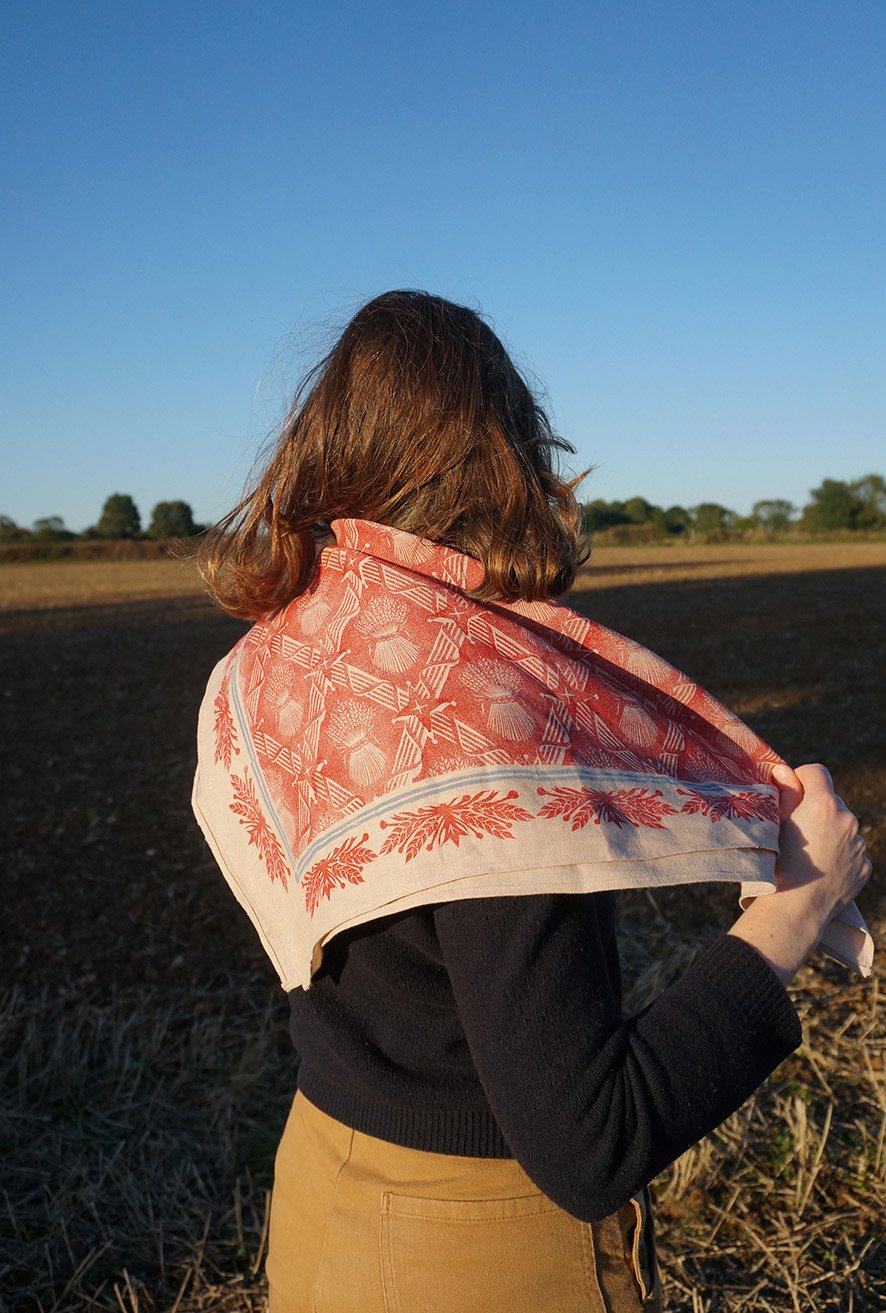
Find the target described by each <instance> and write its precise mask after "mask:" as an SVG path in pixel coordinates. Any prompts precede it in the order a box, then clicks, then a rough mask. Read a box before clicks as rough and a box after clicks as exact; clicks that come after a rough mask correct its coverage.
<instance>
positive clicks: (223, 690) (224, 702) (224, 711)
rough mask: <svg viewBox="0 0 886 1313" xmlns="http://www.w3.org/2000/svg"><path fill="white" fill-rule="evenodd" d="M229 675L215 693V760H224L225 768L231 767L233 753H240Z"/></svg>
mask: <svg viewBox="0 0 886 1313" xmlns="http://www.w3.org/2000/svg"><path fill="white" fill-rule="evenodd" d="M228 686H229V676H228V675H225V677H224V679H223V680H222V682H221V685H220V687H219V690H218V692H217V693H216V695H215V702H214V703H213V706H214V707H215V760H216V762H219V761H223V762H224V765H225V770H228V771H229V770H230V769H231V753H232V752H233V753H238V754H239V752H240V749H239V748H238V747H237V731H236V729H235V727H234V717H233V716H232V715H231V703H230V700H229V698H228Z"/></svg>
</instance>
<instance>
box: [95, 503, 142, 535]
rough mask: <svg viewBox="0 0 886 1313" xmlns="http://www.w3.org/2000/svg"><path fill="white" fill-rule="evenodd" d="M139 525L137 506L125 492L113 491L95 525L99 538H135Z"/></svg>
mask: <svg viewBox="0 0 886 1313" xmlns="http://www.w3.org/2000/svg"><path fill="white" fill-rule="evenodd" d="M141 527H142V523H141V516H140V515H139V513H138V507H137V506H136V504H135V502H134V501H133V500H132V498H131V497H130V496H129V494H128V493H125V492H115V493H114V494H113V495H112V496H110V497H109V498H108V500H107V501H106V502H105V504H104V507H103V508H102V513H101V517H100V519H99V522H98V524H97V525H96V529H97V531H98V535H99V537H100V538H137V537H138V535H139V533H140V532H141Z"/></svg>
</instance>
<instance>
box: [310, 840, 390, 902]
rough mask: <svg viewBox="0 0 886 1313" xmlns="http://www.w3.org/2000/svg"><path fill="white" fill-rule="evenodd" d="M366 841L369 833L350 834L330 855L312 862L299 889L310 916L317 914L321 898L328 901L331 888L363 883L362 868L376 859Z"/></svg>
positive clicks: (375, 854)
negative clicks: (301, 891)
mask: <svg viewBox="0 0 886 1313" xmlns="http://www.w3.org/2000/svg"><path fill="white" fill-rule="evenodd" d="M368 838H369V835H368V834H364V835H361V836H360V838H358V837H357V836H356V835H355V834H354V835H351V836H350V837H349V838H347V839H345V840H344V842H343V843H340V844H339V845H338V847H337V848H334V849H333V851H332V852H331V853H327V855H326V856H325V857H322V858H321V859H320V860H319V861H318V862H315V863H314V865H313V866H312V867H311V869H310V870H309V871H308V872H307V873H306V875H305V878H304V880H303V882H302V887H303V889H304V894H305V906H306V907H307V909H308V912H309V914H310V915H311V916H313V915H314V913H315V912H316V910H317V907H318V906H319V903H320V899H321V898H329V897H330V895H331V894H332V891H333V889H343V888H344V887H345V885H346V884H362V883H363V873H362V868H363V867H364V866H366V865H367V864H368V863H369V862H374V861H375V859H376V857H377V856H378V854H377V853H374V852H373V851H372V849H371V848H369V847H367V846H366V840H367V839H368Z"/></svg>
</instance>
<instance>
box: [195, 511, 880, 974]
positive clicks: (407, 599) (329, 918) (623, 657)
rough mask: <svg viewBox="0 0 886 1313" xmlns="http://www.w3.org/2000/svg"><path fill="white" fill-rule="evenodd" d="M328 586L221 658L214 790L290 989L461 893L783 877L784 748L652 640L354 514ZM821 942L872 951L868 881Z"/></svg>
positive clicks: (209, 754)
mask: <svg viewBox="0 0 886 1313" xmlns="http://www.w3.org/2000/svg"><path fill="white" fill-rule="evenodd" d="M330 527H331V529H332V532H333V533H334V535H335V539H336V542H335V545H331V546H326V547H324V548H323V549H322V551H321V552H320V553H319V555H318V562H317V566H316V569H315V571H314V576H313V578H312V580H311V583H310V585H309V587H308V588H307V590H306V591H305V592H303V593H301V594H300V595H299V596H298V597H297V598H295V599H294V600H293V601H292V602H290V603H289V605H288V606H286V607H284V608H283V609H282V610H281V611H279V612H278V613H277V614H276V615H275V616H273V617H272V618H271V619H268V620H265V621H261V622H259V623H257V624H255V625H253V626H252V628H251V629H250V630H249V631H248V632H247V633H246V634H245V635H244V636H243V637H242V638H241V639H240V640H239V642H238V643H236V644H235V646H234V647H233V649H232V650H231V652H230V653H229V654H228V655H227V656H226V657H224V658H223V660H221V661H220V662H219V663H218V665H217V666H216V667H215V669H214V670H213V672H212V674H211V676H210V679H209V683H208V686H207V689H206V694H205V696H204V699H203V702H202V705H201V708H200V715H199V722H198V766H197V774H196V777H195V780H194V791H193V799H192V801H193V807H194V811H195V814H196V816H197V819H198V822H199V824H200V826H201V829H202V830H203V833H204V834H205V836H206V839H207V841H208V843H209V845H210V847H211V849H212V851H213V853H214V855H215V857H216V859H217V861H218V863H219V866H220V867H221V870H222V872H223V874H224V876H225V878H226V880H227V881H228V883H229V884H230V886H231V888H232V890H233V892H234V893H235V895H236V897H237V898H238V900H239V901H240V903H241V904H242V906H243V907H244V909H245V910H246V912H247V913H248V915H249V917H250V918H251V920H252V922H253V924H254V926H255V928H256V930H257V931H258V933H259V935H260V937H261V941H262V944H263V945H264V948H265V950H266V951H267V953H268V954H269V956H270V958H271V960H272V961H273V963H274V966H275V968H276V970H277V972H278V974H279V977H280V982H281V985H282V986H283V988H284V989H292V988H293V987H295V986H296V985H299V986H302V987H303V988H305V989H307V988H309V986H310V982H311V977H312V975H313V974H314V972H315V971H316V970H317V968H318V966H319V965H320V961H321V957H322V948H323V944H324V943H325V942H327V941H328V940H329V939H330V938H331V937H332V936H333V935H334V934H336V933H337V932H338V931H340V930H343V929H345V928H346V927H348V926H353V925H358V924H360V923H361V922H364V921H369V920H371V919H373V918H375V917H379V916H386V915H388V914H390V913H392V912H395V911H398V910H402V909H406V908H409V907H415V906H418V905H420V904H424V903H431V902H441V901H446V900H449V899H453V898H470V897H475V898H476V897H488V896H491V895H504V894H508V895H511V894H521V893H541V892H552V893H558V892H563V893H587V892H593V891H597V890H603V889H624V888H630V887H634V886H653V885H675V884H693V883H701V882H704V881H711V880H729V881H735V882H738V883H740V884H741V898H740V902H741V905H742V906H746V905H747V903H748V902H749V901H751V900H752V899H753V898H754V897H755V896H757V895H759V894H765V893H769V892H771V891H772V890H773V888H774V866H775V859H776V856H777V852H778V830H779V818H778V790H777V787H776V786H775V785H774V784H773V783H772V768H773V767H774V766H775V765H777V764H778V763H779V762H780V760H781V759H780V758H779V757H778V756H777V754H776V753H775V752H773V751H772V749H771V748H770V747H768V746H767V745H766V744H765V743H764V742H763V740H762V739H760V738H759V737H758V736H757V735H756V734H755V733H753V731H752V730H750V729H749V728H748V726H747V725H745V724H744V723H743V722H742V721H741V720H739V719H738V717H736V716H735V715H733V714H732V713H731V712H730V711H728V710H727V709H726V708H725V707H724V706H723V705H722V704H721V703H720V702H718V701H717V700H716V698H714V697H712V696H711V695H710V693H708V692H706V691H705V689H703V688H701V687H700V686H699V685H698V684H696V683H695V682H694V681H693V680H691V679H690V678H688V677H687V676H686V675H684V674H682V673H681V672H680V671H679V670H677V669H676V668H675V667H674V666H672V665H670V663H669V662H667V661H665V660H663V659H662V658H661V657H660V656H657V655H656V654H655V653H654V652H651V651H649V649H647V648H645V647H643V646H641V645H640V644H639V643H635V642H633V641H632V640H631V639H629V638H626V637H624V636H623V635H622V634H619V633H616V632H615V631H614V630H612V629H608V628H606V627H605V626H603V625H599V624H596V623H595V622H593V621H591V620H586V619H585V618H584V617H582V616H581V615H579V614H578V613H577V612H576V611H574V610H572V609H571V608H570V607H568V606H565V605H563V604H562V603H555V602H522V601H516V602H504V601H503V602H496V603H494V604H483V603H481V602H476V601H474V600H472V599H471V598H469V597H467V596H465V590H466V589H469V588H475V587H476V586H477V585H478V584H479V582H480V581H481V580H482V578H483V566H482V564H481V563H480V562H479V561H477V560H476V559H474V558H473V557H471V556H468V555H467V554H465V553H462V552H459V551H456V550H454V549H452V548H449V547H444V546H441V545H440V544H439V543H434V542H432V541H430V540H429V539H426V538H421V537H419V536H417V535H415V534H411V533H407V532H405V531H404V530H402V529H396V528H392V527H391V526H388V525H382V524H377V523H375V522H374V521H370V520H362V519H336V520H333V521H332V522H331V526H330ZM821 947H822V948H824V949H825V950H826V951H828V952H829V953H830V954H831V956H834V957H836V959H837V960H838V961H841V962H844V963H845V964H846V965H848V966H851V967H853V968H854V969H856V970H859V971H860V972H861V974H862V975H869V974H870V960H871V956H872V952H873V945H872V941H871V939H870V935H869V934H868V933H867V928H866V927H865V925H864V922H863V921H862V920H861V918H860V916H859V915H858V911H857V909H856V908H855V905H854V904H852V905H851V907H850V908H849V909H847V911H846V912H845V913H844V914H843V917H842V918H841V919H840V920H839V921H837V920H835V921H833V922H831V924H830V925H829V926H828V927H827V933H826V935H825V937H824V938H823V939H822V943H821Z"/></svg>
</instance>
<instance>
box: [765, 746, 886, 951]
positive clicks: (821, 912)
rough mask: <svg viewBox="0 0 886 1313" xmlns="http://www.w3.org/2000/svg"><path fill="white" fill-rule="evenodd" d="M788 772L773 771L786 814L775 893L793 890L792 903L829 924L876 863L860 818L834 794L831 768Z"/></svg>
mask: <svg viewBox="0 0 886 1313" xmlns="http://www.w3.org/2000/svg"><path fill="white" fill-rule="evenodd" d="M789 774H790V775H791V776H793V779H789V778H788V777H787V775H786V774H785V772H784V770H783V769H782V768H779V769H778V770H777V771H776V772H774V774H773V778H774V781H775V783H776V784H778V785H779V795H780V799H781V817H782V823H781V830H780V833H779V857H778V861H777V862H776V864H775V880H776V893H787V892H789V891H790V892H791V893H792V899H791V901H792V902H796V903H797V904H802V905H804V906H805V907H807V908H808V910H810V911H811V912H812V914H813V915H814V917H815V918H816V920H818V921H819V922H820V924H821V926H822V928H824V926H825V925H827V923H828V921H830V920H831V918H832V917H834V916H836V915H837V914H838V913H839V912H841V911H842V910H843V909H844V908H845V907H847V906H848V905H849V903H851V902H852V900H853V898H855V897H856V896H857V895H858V894H859V892H860V891H861V890H862V889H863V888H864V886H865V884H866V882H867V880H868V879H869V877H870V875H871V871H872V867H871V862H870V859H869V858H868V855H867V852H866V849H865V843H864V839H862V837H861V835H860V834H859V832H858V818H857V817H856V816H855V815H853V813H852V812H851V811H850V810H849V808H848V807H847V806H846V804H845V803H844V802H843V800H842V798H839V797H838V796H837V794H836V793H835V792H834V782H833V780H832V779H831V776H830V772H829V771H828V769H827V767H826V766H822V765H821V763H820V762H813V763H811V764H809V765H805V766H798V767H797V769H796V771H790V772H789ZM782 779H784V780H785V784H784V785H782ZM797 781H799V784H800V787H801V789H802V795H801V796H800V797H799V798H798V796H797V792H798V791H797V787H796V783H797Z"/></svg>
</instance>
